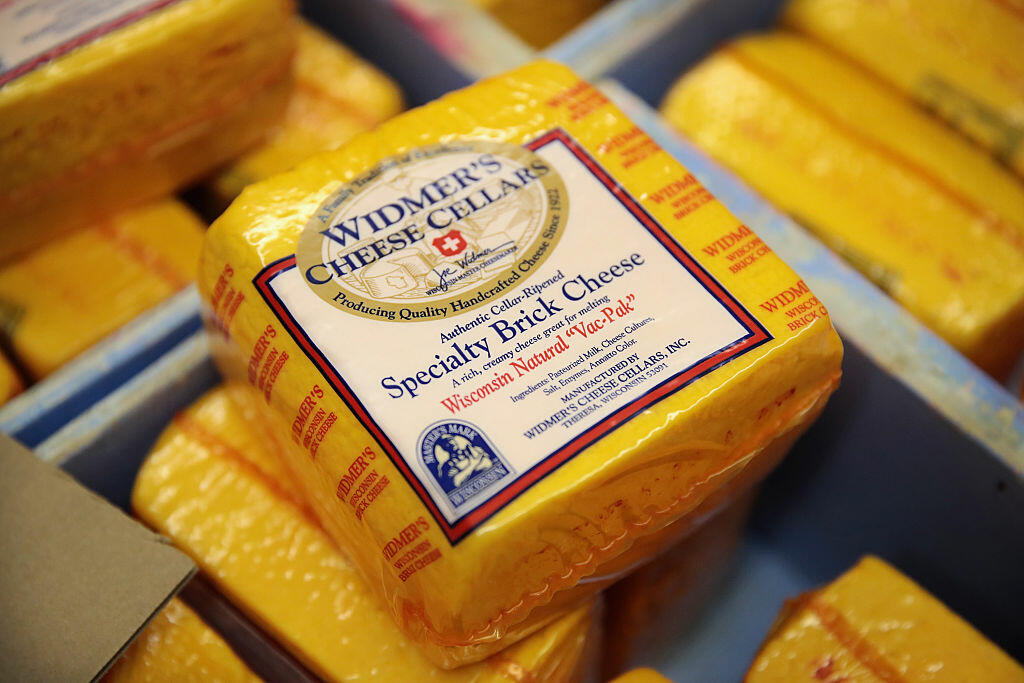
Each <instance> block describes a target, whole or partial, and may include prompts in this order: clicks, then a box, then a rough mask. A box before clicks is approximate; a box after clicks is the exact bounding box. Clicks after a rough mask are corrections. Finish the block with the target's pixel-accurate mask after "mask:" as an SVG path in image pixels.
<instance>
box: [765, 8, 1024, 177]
mask: <svg viewBox="0 0 1024 683" xmlns="http://www.w3.org/2000/svg"><path fill="white" fill-rule="evenodd" d="M783 22H784V23H785V24H786V25H788V26H790V27H792V28H793V29H795V30H797V31H800V32H802V33H805V34H807V35H808V36H811V37H813V38H815V39H817V40H819V41H821V42H822V43H824V44H825V45H827V46H828V47H830V48H832V49H834V50H836V51H838V52H840V53H842V54H844V55H846V56H847V57H849V58H850V59H852V60H854V61H856V62H857V63H859V64H861V65H862V66H864V67H865V68H867V69H868V70H870V71H871V72H873V73H874V74H876V75H878V76H879V77H881V78H882V79H883V80H885V81H887V82H889V83H891V84H892V85H893V86H895V87H896V88H899V89H900V90H902V91H903V92H904V93H906V94H907V95H908V96H910V97H911V98H913V99H914V100H915V101H916V102H917V103H918V104H920V105H921V106H923V107H924V108H926V109H927V110H928V111H930V112H933V113H935V114H937V115H938V116H940V117H941V118H943V119H945V120H946V122H948V123H949V124H950V125H951V126H953V127H954V128H957V129H959V130H960V131H961V132H963V133H964V134H966V135H967V136H968V137H970V138H971V139H972V140H974V141H975V142H977V143H979V144H980V145H982V146H983V147H985V148H987V149H988V150H990V151H991V152H992V154H993V155H994V156H995V157H996V158H997V159H999V160H1000V161H1001V162H1003V163H1005V164H1007V165H1008V166H1010V167H1011V168H1013V169H1014V170H1015V171H1016V172H1017V173H1019V174H1020V175H1022V176H1024V48H1022V47H1021V46H1022V45H1024V5H1021V4H1020V3H1014V2H1012V0H1011V1H1006V0H988V1H987V2H962V1H961V0H899V1H896V0H879V1H877V2H862V1H861V0H792V1H791V2H790V3H789V5H788V6H787V7H786V11H785V13H784V14H783Z"/></svg>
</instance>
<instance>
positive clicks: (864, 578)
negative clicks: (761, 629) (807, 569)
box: [745, 556, 1024, 683]
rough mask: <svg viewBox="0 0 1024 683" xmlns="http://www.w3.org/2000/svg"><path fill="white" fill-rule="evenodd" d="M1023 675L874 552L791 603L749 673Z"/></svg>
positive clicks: (785, 680) (795, 680)
mask: <svg viewBox="0 0 1024 683" xmlns="http://www.w3.org/2000/svg"><path fill="white" fill-rule="evenodd" d="M745 680H746V681H748V682H749V683H761V682H762V681H764V682H773V681H778V682H779V683H799V681H808V683H810V682H811V681H823V680H828V681H843V680H849V681H853V680H856V681H901V682H905V683H919V682H920V683H924V681H931V682H935V683H943V682H945V681H948V682H950V683H952V682H953V681H979V682H980V681H1001V682H1002V683H1020V682H1021V681H1024V668H1021V667H1020V665H1019V664H1017V663H1016V662H1014V661H1013V659H1011V658H1010V657H1009V656H1007V655H1006V653H1004V652H1003V651H1002V650H1000V649H999V648H998V647H996V646H995V645H994V644H993V643H991V642H989V641H988V640H987V639H986V638H985V636H983V635H982V634H981V633H979V632H978V631H977V630H975V629H974V627H972V626H971V625H970V624H968V623H967V622H965V621H963V620H962V619H961V618H960V617H959V616H957V615H956V614H954V613H953V612H951V611H950V610H949V608H947V607H946V606H945V605H943V604H942V603H941V602H939V601H938V600H936V599H935V598H934V597H933V596H931V595H930V594H928V592H927V591H925V590H924V589H922V588H921V587H920V586H918V585H917V584H915V583H914V582H913V581H911V580H910V579H909V578H907V577H906V576H904V575H903V574H901V573H900V572H899V571H897V570H896V569H894V568H893V567H891V566H889V565H888V564H886V563H885V562H883V561H882V560H880V559H878V558H876V557H870V556H869V557H865V558H863V559H862V560H861V561H860V562H859V563H857V566H855V567H854V568H853V569H851V570H850V571H848V572H846V573H845V574H843V575H842V576H840V577H839V578H838V579H836V580H835V581H834V582H832V583H831V584H829V585H828V586H825V587H824V588H822V589H820V590H817V591H814V592H812V593H808V594H806V595H804V596H801V597H799V598H797V599H795V600H793V601H792V602H790V603H789V604H787V605H786V607H785V609H784V610H783V611H782V614H780V615H779V618H778V620H777V621H776V623H775V626H774V627H773V628H772V632H771V634H770V635H769V637H768V640H767V641H765V643H764V645H762V647H761V651H760V652H759V653H758V655H757V658H756V659H755V660H754V664H753V666H752V667H751V668H750V671H749V672H748V673H747V677H746V679H745Z"/></svg>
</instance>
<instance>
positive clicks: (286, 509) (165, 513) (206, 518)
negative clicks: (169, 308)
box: [132, 385, 599, 683]
mask: <svg viewBox="0 0 1024 683" xmlns="http://www.w3.org/2000/svg"><path fill="white" fill-rule="evenodd" d="M252 394H253V391H252V389H250V388H248V387H245V386H244V385H234V386H229V387H222V388H217V389H214V390H212V391H210V392H209V393H207V394H206V395H205V396H203V397H202V398H201V399H200V400H199V401H197V402H196V403H195V404H194V405H193V406H191V407H190V408H189V409H188V410H186V411H184V412H183V413H181V414H179V415H178V416H177V417H176V418H175V419H174V421H173V422H172V423H171V425H170V426H168V427H167V429H166V430H165V431H164V433H163V434H162V435H161V436H160V438H159V440H158V441H157V443H156V445H155V446H154V447H153V450H152V452H151V453H150V455H149V457H148V458H147V459H146V461H145V463H144V464H143V466H142V468H141V470H140V471H139V474H138V477H137V479H136V483H135V488H134V491H133V493H132V508H133V509H134V511H135V513H136V514H137V515H138V516H139V517H140V518H141V519H142V520H143V521H145V522H146V523H148V524H149V525H150V526H152V527H153V528H154V529H156V530H157V531H159V532H160V533H162V534H164V535H166V536H168V537H169V538H170V539H171V540H172V542H174V544H175V545H177V546H178V547H179V548H181V549H182V550H183V551H185V552H186V553H188V554H189V555H191V556H192V558H193V559H194V560H195V562H196V564H198V565H199V567H200V568H201V569H202V570H203V571H204V572H205V573H206V574H207V575H208V576H209V578H210V579H212V581H213V582H214V583H215V584H216V586H217V587H218V588H219V589H220V590H221V592H222V593H224V595H225V596H227V597H228V598H229V599H230V600H231V601H233V602H234V603H235V604H236V605H237V606H238V607H239V608H240V609H242V610H243V611H244V612H245V613H246V614H248V615H249V616H250V617H251V618H252V619H253V620H254V621H255V622H256V623H257V624H259V625H260V626H261V627H262V628H263V629H264V631H265V632H266V633H268V634H269V635H270V636H271V637H273V638H274V639H276V640H277V641H278V642H279V643H280V644H281V645H282V646H283V647H285V648H286V649H288V650H289V651H290V652H291V653H292V654H293V655H295V657H296V658H298V659H299V660H300V661H302V662H303V663H304V664H305V665H306V666H307V667H309V669H310V670H311V671H313V672H314V673H316V674H317V675H318V676H321V677H323V678H324V679H326V680H331V681H350V680H382V681H450V682H452V683H457V682H458V683H469V682H473V683H484V682H486V681H493V682H495V683H497V682H499V681H530V680H532V681H551V682H553V683H558V682H561V681H570V680H578V675H580V674H581V673H582V672H583V670H584V669H585V665H586V664H588V659H587V657H586V656H585V655H589V656H591V657H593V656H594V655H596V652H588V645H591V644H592V641H593V640H594V638H595V636H594V633H593V631H594V630H595V629H596V628H599V620H597V619H595V615H594V611H595V610H594V607H593V606H592V605H585V606H583V607H580V608H579V609H576V610H575V611H573V612H571V613H570V614H568V615H567V616H565V617H563V618H561V619H559V620H557V621H555V622H554V623H553V624H551V625H550V626H548V627H546V628H544V629H542V630H541V631H539V632H537V633H535V634H534V635H532V636H531V637H529V638H526V639H525V640H522V641H521V642H519V643H518V644H517V645H515V646H513V647H511V648H508V649H506V650H504V651H503V652H501V653H499V654H497V655H495V656H493V657H491V658H490V659H488V660H486V661H484V662H481V663H479V664H475V665H470V666H467V667H463V668H461V669H458V670H456V671H445V670H443V669H440V668H438V667H436V666H434V665H433V664H432V663H430V662H429V661H428V660H427V659H426V658H425V657H424V656H423V654H422V653H421V652H420V650H419V649H418V648H417V647H416V646H415V645H414V644H412V643H411V642H409V641H408V640H407V639H406V638H405V637H404V636H403V635H402V633H401V632H400V631H399V630H398V628H397V627H396V626H395V624H394V623H393V622H392V620H391V617H390V615H388V614H387V612H385V610H383V609H382V608H381V607H380V606H379V604H378V602H377V598H376V597H375V596H374V595H373V594H372V593H371V592H370V591H369V590H368V588H367V586H366V585H365V584H364V582H363V580H362V579H361V578H360V577H359V576H358V575H357V573H356V571H355V569H354V568H353V567H352V564H351V563H350V562H349V561H348V560H347V559H346V558H345V557H344V556H343V555H342V554H341V553H340V552H339V551H338V550H337V548H336V547H335V546H334V544H333V543H332V541H331V540H330V539H329V537H328V536H327V535H326V533H325V532H324V530H323V529H322V528H321V527H320V525H319V523H318V522H317V520H316V518H315V517H314V516H313V513H312V511H310V509H309V506H308V505H307V503H306V502H305V500H304V498H303V496H302V493H301V491H300V490H299V489H298V487H297V486H296V485H294V484H293V483H292V478H291V477H292V475H291V472H290V471H289V469H287V467H286V466H285V465H284V464H283V462H282V460H281V458H280V453H281V452H283V451H284V450H285V448H286V446H285V444H283V443H280V441H279V439H278V437H277V436H276V435H275V434H274V433H273V430H269V429H268V428H267V426H266V425H264V424H263V422H262V415H261V413H260V408H259V406H258V405H256V403H255V401H256V400H261V399H259V398H257V399H255V400H254V398H253V396H252Z"/></svg>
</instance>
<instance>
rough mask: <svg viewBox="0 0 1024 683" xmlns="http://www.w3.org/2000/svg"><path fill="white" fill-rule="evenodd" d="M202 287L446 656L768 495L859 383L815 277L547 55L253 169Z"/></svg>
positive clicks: (313, 465)
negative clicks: (281, 164)
mask: <svg viewBox="0 0 1024 683" xmlns="http://www.w3.org/2000/svg"><path fill="white" fill-rule="evenodd" d="M722 242H729V243H735V244H736V248H742V249H745V250H747V251H748V252H749V253H750V254H753V256H754V258H753V259H749V260H745V261H744V262H743V265H742V267H737V266H736V265H735V264H734V263H733V262H732V261H731V260H729V259H728V258H726V252H725V251H720V252H719V253H718V254H717V255H709V254H712V253H713V250H711V249H709V248H708V247H710V246H711V245H715V244H719V243H722ZM698 254H699V255H700V260H698V258H697V255H698ZM199 281H200V291H201V295H202V296H203V298H204V300H205V303H206V306H207V308H208V310H207V319H208V323H209V325H210V328H211V330H212V331H213V334H212V335H211V336H212V339H213V342H212V343H213V345H214V353H215V356H216V357H217V359H218V362H219V363H220V365H221V367H222V368H223V370H224V371H225V374H226V375H228V376H229V377H234V378H238V379H242V380H244V381H247V382H249V383H250V384H251V385H253V386H254V387H255V389H256V390H257V392H258V393H259V394H260V395H261V396H262V398H261V400H260V403H261V405H262V406H263V412H264V414H265V418H263V419H264V420H265V421H266V422H267V423H268V424H272V425H273V428H274V429H276V430H277V433H279V434H280V438H282V439H286V440H288V441H289V442H290V443H291V444H292V447H290V448H289V450H288V460H289V466H290V468H291V469H292V470H294V472H295V474H296V475H297V479H298V481H299V482H300V486H301V491H302V499H303V500H306V501H308V503H309V510H310V512H311V514H314V515H315V517H316V519H317V520H318V523H319V524H320V525H322V527H323V529H324V531H325V532H326V533H327V534H329V535H330V536H331V537H332V538H333V539H334V540H335V541H336V542H337V543H338V544H339V545H340V546H341V547H342V548H343V549H344V550H345V552H346V554H348V555H349V557H350V558H351V561H352V563H353V565H354V567H355V568H356V569H357V570H358V572H359V574H360V575H361V577H362V579H363V580H364V581H366V583H367V585H368V587H369V589H370V590H371V591H373V593H374V594H375V595H376V597H377V599H378V600H379V601H380V603H381V604H382V605H383V606H384V607H385V609H386V610H387V611H388V612H389V613H390V616H391V618H392V619H393V620H394V621H395V623H397V624H398V625H399V627H400V628H401V629H402V631H403V632H404V634H405V635H406V637H407V638H409V640H410V641H412V642H415V643H417V644H419V645H420V646H421V647H422V648H423V652H424V653H426V655H427V656H428V657H429V658H430V659H431V660H433V661H434V662H436V663H437V664H439V665H441V666H444V667H455V666H461V665H465V664H467V663H470V662H474V661H479V660H481V659H483V658H485V657H487V656H488V655H491V654H493V653H495V652H498V651H499V650H503V649H504V648H506V647H508V646H509V645H510V644H511V643H514V642H516V641H520V640H521V639H523V638H524V637H526V636H528V635H529V634H531V633H536V632H538V631H539V632H540V633H543V632H544V631H543V630H541V629H544V628H545V627H547V628H552V627H557V625H558V624H560V623H562V620H564V619H565V618H568V617H566V616H565V615H567V614H568V615H571V614H573V613H574V611H573V610H576V609H578V608H579V606H581V605H584V604H586V602H587V601H588V600H590V599H591V598H592V597H593V596H594V595H595V594H596V593H597V592H598V591H599V590H600V589H601V588H603V587H605V586H607V585H609V584H610V583H611V582H613V581H614V580H615V579H616V578H617V577H618V576H620V575H621V574H622V573H624V572H625V571H627V570H628V569H629V568H631V567H632V566H633V565H635V564H636V563H638V562H640V561H642V560H644V559H646V558H648V557H650V556H652V555H653V554H655V553H657V552H658V551H659V550H660V549H661V548H663V547H665V546H666V545H667V544H668V543H669V542H670V541H671V540H672V539H673V538H674V537H675V536H678V535H680V534H681V533H684V532H686V531H688V530H689V529H690V528H692V527H693V526H694V525H695V524H696V522H697V520H699V519H702V518H703V515H704V514H705V513H706V512H709V511H711V510H714V509H716V508H717V507H718V506H719V505H721V504H722V503H723V502H725V501H728V500H730V499H732V498H733V497H735V496H736V495H737V494H738V492H740V491H743V490H745V489H746V488H748V487H749V486H750V485H751V483H752V482H754V481H756V480H757V479H759V478H760V477H762V476H764V474H765V473H766V472H767V471H768V470H769V469H770V468H771V467H772V466H773V465H774V464H775V463H777V462H778V461H779V459H780V458H781V457H782V456H783V455H784V453H785V452H786V450H787V449H788V447H789V446H790V445H791V444H792V442H793V441H794V440H795V439H796V438H797V437H798V436H799V435H800V434H801V433H802V432H803V430H804V429H805V428H806V427H807V426H808V424H809V423H810V422H811V421H812V420H813V419H814V417H815V416H816V415H817V414H818V413H819V412H820V410H821V409H822V407H823V406H824V403H825V401H826V400H827V398H828V396H829V395H830V393H831V392H832V391H833V390H834V388H835V387H836V384H837V382H838V379H839V375H840V360H841V356H842V346H841V344H840V341H839V338H838V336H837V335H836V333H835V331H834V330H833V329H832V326H831V323H830V321H829V318H828V314H827V312H826V311H825V309H824V307H823V306H821V304H820V303H819V302H818V301H817V299H815V297H814V295H813V294H812V293H811V292H810V291H809V289H808V287H807V285H806V284H805V283H804V282H803V281H802V280H801V279H800V278H799V276H797V275H796V274H795V273H793V271H792V270H790V269H789V268H788V267H787V266H786V265H785V264H784V263H782V261H781V260H780V259H779V258H778V257H777V256H776V255H775V254H774V253H773V252H772V251H771V249H770V248H769V247H768V246H767V245H765V244H763V243H762V242H761V241H760V240H759V239H758V238H757V236H756V235H755V234H753V233H752V232H751V230H750V229H749V228H747V227H746V226H744V225H742V224H741V223H739V222H738V221H737V220H736V218H735V217H733V216H732V215H731V214H730V213H729V212H728V211H727V210H726V209H725V208H724V207H723V206H722V205H721V204H720V203H718V202H717V201H716V200H715V199H714V198H713V197H712V196H711V195H710V194H709V193H708V192H707V191H706V190H705V189H704V188H703V187H701V185H700V183H699V182H697V181H696V179H695V178H694V177H693V176H692V175H691V174H689V173H688V172H687V171H686V169H684V168H682V167H681V166H679V164H678V163H677V162H675V161H674V160H673V159H672V158H671V157H670V156H669V155H668V154H666V153H665V152H664V151H662V150H661V149H660V148H658V147H657V145H656V144H654V143H653V141H651V140H650V139H649V138H648V137H647V136H646V135H645V134H644V133H643V132H641V131H640V130H639V129H638V128H637V127H636V126H635V125H634V124H633V123H632V122H631V121H630V120H629V119H628V118H627V117H626V116H625V115H623V114H622V112H620V111H619V110H618V109H617V108H615V107H614V106H613V105H611V104H610V103H609V102H608V101H607V100H606V99H605V98H604V96H603V95H602V94H601V93H600V92H599V91H597V90H596V89H594V88H593V87H592V86H590V85H589V84H587V83H586V82H583V81H581V80H580V79H579V78H578V77H577V76H576V75H575V74H573V73H572V72H571V71H569V70H568V69H566V68H564V67H561V66H558V65H555V64H551V63H547V62H538V63H535V64H531V65H528V66H524V67H521V68H519V69H517V70H515V71H512V72H510V73H508V74H505V75H503V76H500V77H497V78H494V79H490V80H487V81H483V82H480V83H478V84H476V85H474V86H471V87H469V88H467V89H465V90H462V91H458V92H456V93H453V94H451V95H448V96H446V97H444V98H442V99H441V100H439V101H437V102H434V103H432V104H428V105H426V106H424V107H421V108H419V109H417V110H415V111H413V112H409V113H407V114H404V115H400V116H398V117H396V118H395V119H392V120H391V121H389V122H387V123H385V124H383V125H381V126H380V127H378V128H377V129H376V130H375V131H373V132H371V133H367V134H362V135H359V136H357V137H356V138H354V139H353V140H352V141H350V142H349V143H347V144H346V145H344V146H343V147H341V148H340V149H339V150H337V151H335V152H331V153H327V154H323V155H320V156H318V157H315V158H314V159H312V160H310V161H307V162H305V163H304V164H301V165H300V166H298V167H297V168H296V169H295V170H293V171H291V172H289V173H286V174H282V175H279V176H276V177H274V178H271V179H268V180H266V181H263V182H261V183H257V184H255V185H252V186H250V187H249V188H247V189H246V190H245V191H243V193H242V194H241V196H240V197H239V198H238V199H237V200H236V201H235V202H234V203H233V204H232V206H231V207H230V208H229V209H228V211H227V212H226V213H225V214H224V215H223V216H221V218H220V219H218V220H217V221H216V222H215V223H214V225H213V226H211V229H210V231H209V232H208V233H207V238H206V242H205V245H204V253H203V257H202V261H201V264H200V275H199ZM790 313H792V315H790ZM534 637H536V636H534ZM523 642H524V643H529V642H530V641H529V640H527V641H523Z"/></svg>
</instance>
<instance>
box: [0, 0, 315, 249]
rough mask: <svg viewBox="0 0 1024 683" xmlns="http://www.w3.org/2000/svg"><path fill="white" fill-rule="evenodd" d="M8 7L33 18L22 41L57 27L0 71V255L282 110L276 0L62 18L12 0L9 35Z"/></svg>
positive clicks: (282, 18) (169, 175)
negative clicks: (35, 50) (51, 39)
mask: <svg viewBox="0 0 1024 683" xmlns="http://www.w3.org/2000/svg"><path fill="white" fill-rule="evenodd" d="M122 4H123V3H122ZM141 5H145V6H144V7H141ZM19 11H22V12H23V13H24V14H25V16H26V17H27V18H26V19H25V20H24V21H26V22H28V23H27V25H26V28H25V30H28V31H37V32H38V33H36V34H35V38H31V39H26V40H25V42H27V43H30V44H31V43H32V41H33V40H36V41H38V40H43V39H41V38H39V36H40V35H42V36H46V35H50V34H52V35H56V36H62V34H61V31H65V32H66V33H67V35H66V36H63V38H64V40H56V44H52V45H51V44H50V43H46V44H41V45H40V46H39V50H40V52H39V55H40V56H38V57H34V58H33V56H32V55H25V61H23V62H21V63H20V64H9V65H8V68H7V69H5V70H4V72H3V75H2V76H0V78H3V79H4V80H6V82H3V84H2V86H0V224H2V225H3V235H4V239H3V240H2V242H0V260H5V259H7V258H10V257H11V256H13V255H15V254H18V253H22V252H25V251H27V250H29V249H31V248H32V247H33V246H35V245H38V244H41V243H43V242H44V241H45V240H46V239H48V238H50V237H53V236H54V235H55V234H57V233H58V232H60V231H64V230H70V229H73V228H78V227H83V226H85V225H88V224H89V223H92V222H95V221H98V220H102V219H103V218H104V217H105V216H107V215H109V214H110V213H111V212H115V211H120V210H122V209H125V208H128V207H131V206H133V205H135V204H138V203H141V202H145V201H150V200H154V199H157V198H160V197H163V196H166V195H168V194H171V193H173V192H174V191H176V190H178V189H180V188H181V187H183V186H185V185H186V184H188V183H189V182H191V181H194V180H196V179H198V178H199V177H201V176H202V175H204V174H206V173H209V172H210V171H212V170H213V169H214V168H216V167H217V166H219V165H220V164H223V163H225V162H226V161H228V160H230V159H231V158H233V157H235V156H237V155H238V154H239V153H241V152H242V151H243V150H245V149H246V148H247V147H249V146H250V145H252V144H254V143H256V142H257V141H259V139H260V138H261V137H262V136H263V135H264V133H265V131H266V130H267V129H268V128H269V127H270V126H271V125H272V124H273V123H275V122H276V121H277V120H278V118H279V117H280V115H281V113H282V111H283V108H284V104H285V100H286V97H287V94H288V91H289V89H290V85H289V75H290V70H291V58H292V52H293V50H294V39H295V37H294V33H293V32H292V31H291V30H288V29H287V27H288V26H290V23H289V22H290V19H291V17H292V16H293V12H294V5H293V3H291V2H289V1H288V0H183V1H181V2H173V3H167V2H164V3H139V2H135V3H132V4H131V6H127V7H124V8H107V7H103V8H100V7H96V8H93V9H92V10H91V11H90V12H89V13H88V14H80V15H79V16H74V17H71V18H70V19H69V17H66V16H65V17H60V15H59V14H58V15H57V16H50V15H48V14H47V12H51V13H52V12H57V10H51V9H50V8H47V7H31V8H28V9H24V10H19V8H13V9H9V10H7V12H8V13H7V14H6V16H5V17H4V18H3V20H4V21H5V22H10V25H9V26H8V29H9V30H10V31H11V32H12V33H14V35H15V36H17V35H18V34H17V31H18V30H19V25H18V24H17V22H16V19H15V17H16V16H17V15H18V12H19ZM18 21H20V20H18ZM61 21H64V22H67V23H68V25H69V26H71V27H72V28H75V30H70V31H69V30H68V29H67V27H65V26H63V24H62V23H61ZM74 22H78V24H82V25H81V26H77V25H76V24H75V23H74ZM40 27H43V28H45V29H50V32H47V31H39V29H40ZM51 53H53V55H54V56H47V55H50V54H51Z"/></svg>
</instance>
